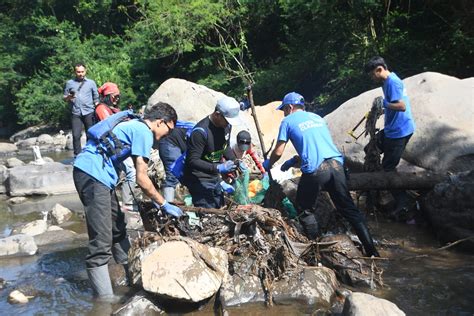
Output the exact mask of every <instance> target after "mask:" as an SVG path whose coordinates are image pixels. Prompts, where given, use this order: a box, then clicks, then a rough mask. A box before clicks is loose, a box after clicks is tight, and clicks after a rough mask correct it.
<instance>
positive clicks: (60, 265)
mask: <svg viewBox="0 0 474 316" xmlns="http://www.w3.org/2000/svg"><path fill="white" fill-rule="evenodd" d="M55 158H57V159H58V160H60V159H63V158H67V157H64V156H62V157H60V156H58V157H55ZM55 203H61V204H62V205H64V206H66V207H68V208H70V209H71V210H73V211H75V213H77V214H76V215H75V217H74V219H75V222H74V224H72V225H71V226H69V227H67V229H70V230H73V231H75V232H77V233H78V234H84V233H85V232H86V228H85V223H84V220H83V219H82V218H81V215H80V214H81V212H82V205H81V204H80V201H79V200H78V198H77V196H76V195H75V194H72V195H64V196H54V197H48V198H36V199H29V200H28V201H27V202H25V203H22V204H18V205H11V204H9V203H8V202H7V197H5V196H0V238H2V237H5V236H8V235H9V234H10V232H11V231H12V229H13V228H14V227H15V226H17V225H18V224H20V223H26V222H29V221H32V220H35V219H40V218H42V217H43V216H44V215H43V214H42V211H48V210H49V209H50V208H51V207H52V206H53V205H54V204H55ZM370 227H371V230H372V232H373V234H374V237H375V238H376V240H378V241H381V242H382V243H383V244H385V245H386V246H382V247H381V255H382V256H384V257H388V258H390V260H389V261H384V262H379V263H378V265H379V266H381V267H382V268H383V269H384V273H383V279H384V282H385V286H384V287H382V288H378V289H376V290H370V289H366V290H363V291H364V292H367V293H370V294H373V295H375V296H378V297H383V298H386V299H388V300H390V301H392V302H394V303H395V304H397V305H398V307H399V308H400V309H402V310H403V311H404V312H405V313H406V314H407V315H474V265H473V259H474V255H473V254H466V253H459V252H456V251H454V250H449V251H440V252H436V253H434V254H433V253H432V250H434V249H436V248H439V247H441V246H443V245H441V244H439V243H438V242H437V241H436V239H435V238H434V235H433V234H432V233H431V232H430V231H429V230H428V229H427V228H422V227H418V226H416V225H407V224H399V223H391V222H374V221H371V222H370ZM430 252H431V254H429V255H426V254H428V253H430ZM85 255H86V240H85V239H84V238H83V239H82V240H79V241H75V242H72V243H67V244H64V245H63V244H61V243H59V244H55V245H54V247H41V248H40V252H39V253H38V254H37V255H35V256H31V257H21V258H11V259H0V278H3V279H4V280H5V281H7V284H6V285H5V287H4V288H3V289H0V314H2V315H14V314H18V315H19V314H21V315H64V314H71V315H82V314H95V315H104V314H107V313H110V312H111V311H112V310H113V309H114V308H116V307H118V306H110V305H108V306H105V305H104V304H95V303H94V302H93V300H92V299H91V295H92V292H91V290H90V288H89V285H88V282H87V275H86V273H85V265H84V257H85ZM15 289H20V290H22V291H23V292H24V293H25V294H28V293H30V294H31V295H33V296H34V298H32V299H31V300H30V302H29V303H28V304H24V305H11V304H9V303H8V302H7V297H8V295H9V293H10V292H11V291H13V290H15ZM359 291H360V290H359ZM117 292H118V293H119V294H120V295H123V296H125V297H128V296H130V295H131V294H132V292H131V291H130V289H128V288H119V289H118V291H117ZM229 311H230V314H231V315H240V314H251V315H265V316H268V315H269V314H270V315H305V314H312V313H314V311H313V310H312V309H311V307H308V306H302V305H300V304H295V305H280V306H278V305H277V306H274V307H272V308H270V309H268V308H265V307H264V306H263V305H261V304H258V305H252V306H243V307H240V308H235V309H230V310H229ZM190 314H193V315H204V314H212V312H211V311H210V309H205V310H203V311H199V312H192V313H190Z"/></svg>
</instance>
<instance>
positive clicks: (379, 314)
mask: <svg viewBox="0 0 474 316" xmlns="http://www.w3.org/2000/svg"><path fill="white" fill-rule="evenodd" d="M404 315H405V313H404V312H403V311H401V310H400V309H399V308H398V306H397V305H395V304H393V303H392V302H390V301H387V300H385V299H383V298H377V297H375V296H372V295H370V294H366V293H359V292H354V293H352V294H351V295H349V296H348V297H347V298H346V301H345V304H344V310H343V312H342V316H404Z"/></svg>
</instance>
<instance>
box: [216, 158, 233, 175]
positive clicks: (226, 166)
mask: <svg viewBox="0 0 474 316" xmlns="http://www.w3.org/2000/svg"><path fill="white" fill-rule="evenodd" d="M235 169H237V165H236V164H235V163H234V162H233V161H232V160H227V161H226V162H223V163H221V164H218V165H217V171H219V173H224V174H225V173H229V172H233V171H235Z"/></svg>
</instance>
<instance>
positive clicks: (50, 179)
mask: <svg viewBox="0 0 474 316" xmlns="http://www.w3.org/2000/svg"><path fill="white" fill-rule="evenodd" d="M72 168H73V166H71V165H64V164H61V163H59V162H50V163H45V164H44V165H40V166H37V165H26V166H19V167H15V168H12V169H10V170H9V178H8V188H9V194H10V195H11V196H25V195H49V194H66V193H72V192H75V191H76V189H75V187H74V182H73V179H72Z"/></svg>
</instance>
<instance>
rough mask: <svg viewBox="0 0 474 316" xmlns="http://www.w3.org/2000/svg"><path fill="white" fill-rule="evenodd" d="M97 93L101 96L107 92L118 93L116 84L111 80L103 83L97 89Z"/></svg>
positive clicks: (107, 93)
mask: <svg viewBox="0 0 474 316" xmlns="http://www.w3.org/2000/svg"><path fill="white" fill-rule="evenodd" d="M97 90H98V92H99V94H100V95H102V96H104V97H105V96H107V95H109V94H111V95H113V96H115V95H119V94H120V90H119V88H118V86H117V85H116V84H115V83H113V82H106V83H104V84H103V85H102V86H101V87H100V88H99V89H97Z"/></svg>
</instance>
